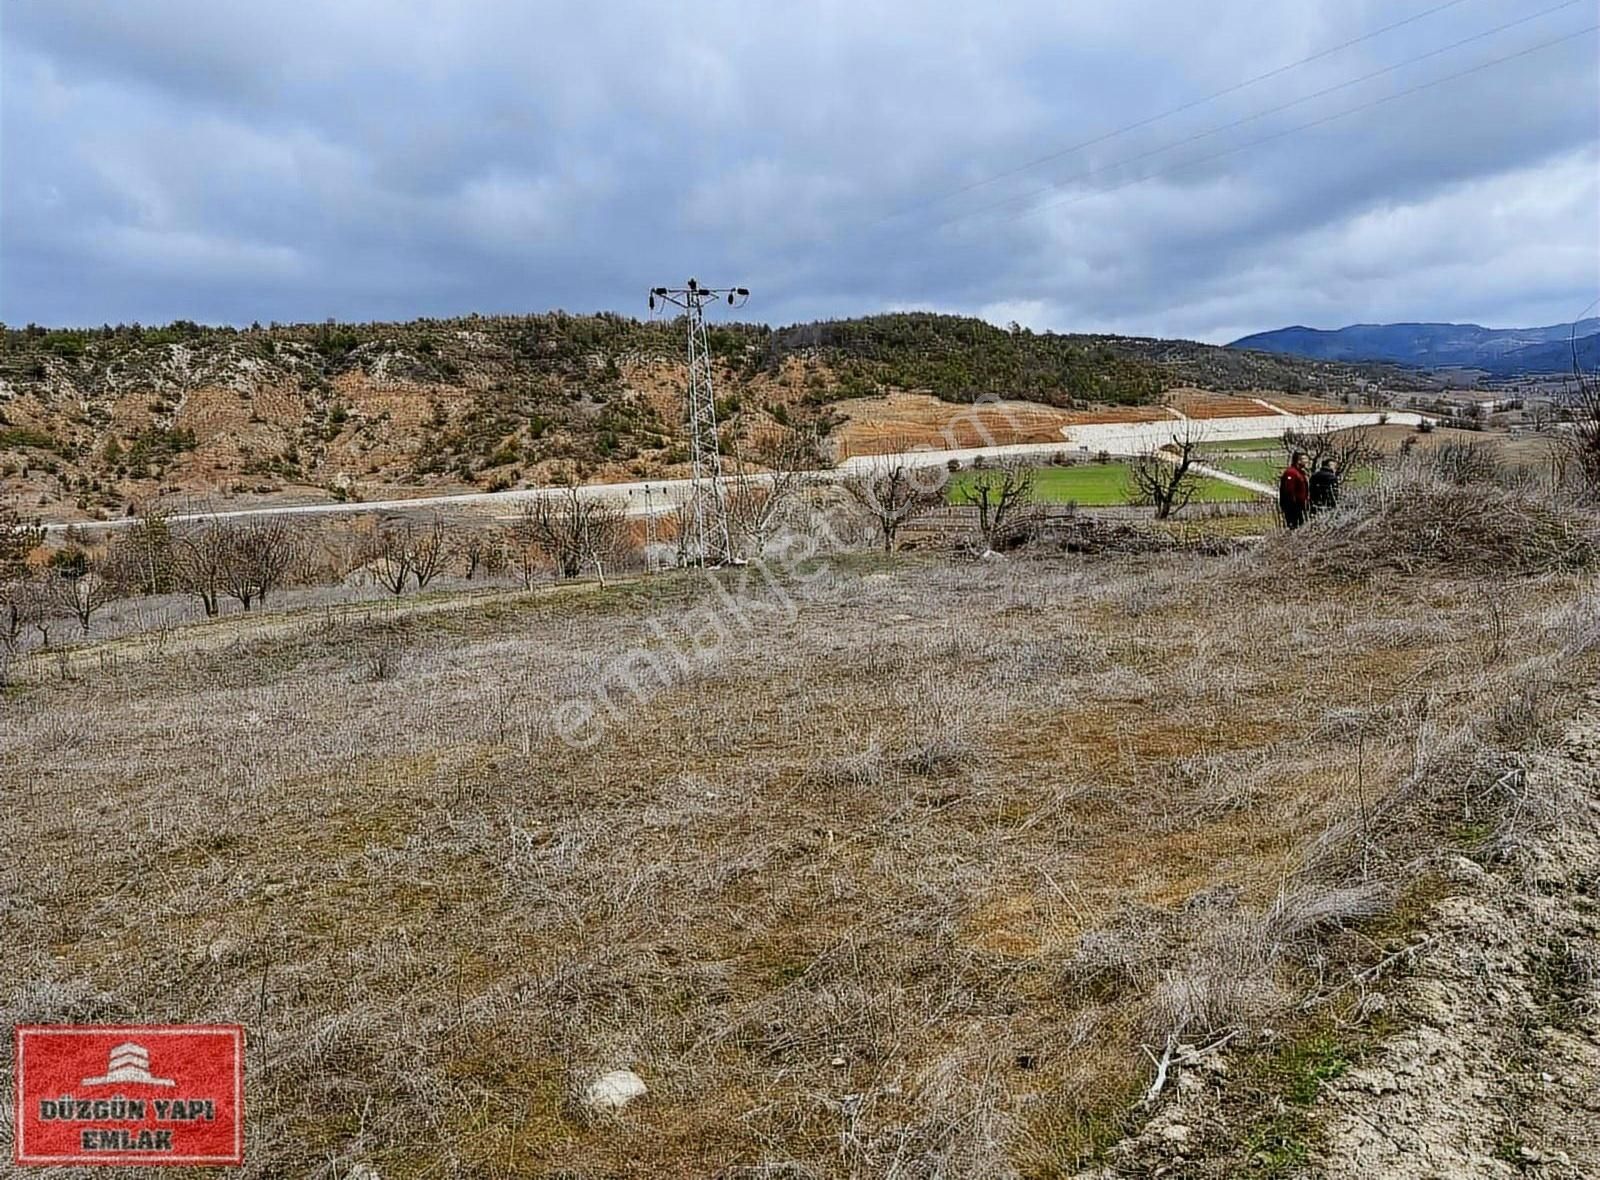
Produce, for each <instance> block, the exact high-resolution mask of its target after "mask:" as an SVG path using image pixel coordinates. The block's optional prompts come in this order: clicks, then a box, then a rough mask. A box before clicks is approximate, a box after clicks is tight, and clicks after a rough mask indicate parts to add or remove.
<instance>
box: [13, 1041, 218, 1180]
mask: <svg viewBox="0 0 1600 1180" xmlns="http://www.w3.org/2000/svg"><path fill="white" fill-rule="evenodd" d="M15 1064H16V1079H17V1093H16V1100H17V1101H16V1106H17V1150H16V1160H17V1163H19V1164H242V1163H244V1029H242V1028H240V1027H239V1026H238V1025H232V1024H224V1025H198V1024H195V1025H181V1024H180V1025H160V1024H130V1025H22V1026H19V1027H18V1029H17V1032H16V1062H15Z"/></svg>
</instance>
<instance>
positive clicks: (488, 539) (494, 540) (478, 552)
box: [456, 526, 505, 582]
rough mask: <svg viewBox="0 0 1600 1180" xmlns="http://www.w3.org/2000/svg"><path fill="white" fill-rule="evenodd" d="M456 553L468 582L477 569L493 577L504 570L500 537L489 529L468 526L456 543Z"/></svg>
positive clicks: (475, 574)
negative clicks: (459, 557) (458, 555)
mask: <svg viewBox="0 0 1600 1180" xmlns="http://www.w3.org/2000/svg"><path fill="white" fill-rule="evenodd" d="M456 552H457V553H459V554H460V555H461V560H462V562H463V563H464V564H465V566H466V569H465V571H464V572H465V573H466V577H467V581H469V582H470V581H472V579H473V578H474V577H476V576H477V573H478V570H479V569H482V570H483V571H484V573H486V574H489V575H491V576H493V575H494V574H497V573H499V572H500V571H501V570H502V569H504V568H505V548H504V546H503V545H502V543H501V539H500V537H499V536H498V535H496V534H495V533H494V532H492V531H490V530H489V529H482V528H472V527H470V526H468V527H467V528H466V529H464V531H463V532H462V534H461V537H460V539H459V540H458V541H457V542H456Z"/></svg>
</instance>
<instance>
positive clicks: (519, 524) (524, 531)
mask: <svg viewBox="0 0 1600 1180" xmlns="http://www.w3.org/2000/svg"><path fill="white" fill-rule="evenodd" d="M505 552H506V559H507V560H508V561H509V562H510V564H511V568H513V569H514V570H516V571H517V575H518V576H519V577H520V578H521V579H522V588H523V589H524V590H531V589H533V581H534V578H535V576H536V575H537V574H538V572H539V569H540V567H541V566H542V565H543V563H544V551H543V550H542V549H540V548H539V538H538V535H537V530H535V528H534V524H533V517H532V514H531V513H530V512H529V511H528V509H527V508H524V509H523V510H522V512H521V513H520V514H519V515H518V517H517V519H516V520H514V521H512V522H511V524H510V525H508V526H507V527H506V530H505Z"/></svg>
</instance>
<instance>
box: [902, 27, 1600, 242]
mask: <svg viewBox="0 0 1600 1180" xmlns="http://www.w3.org/2000/svg"><path fill="white" fill-rule="evenodd" d="M1588 2H1591V0H1562V2H1561V3H1559V4H1554V5H1551V6H1550V7H1549V8H1544V9H1541V10H1540V11H1538V12H1534V13H1530V14H1528V15H1527V16H1522V17H1518V18H1517V19H1516V20H1513V21H1507V22H1506V23H1505V24H1503V25H1496V26H1495V27H1494V28H1492V29H1486V30H1484V31H1483V32H1481V33H1474V34H1473V35H1472V36H1470V37H1463V38H1462V39H1461V40H1459V41H1454V42H1452V43H1450V44H1449V45H1444V46H1440V47H1439V48H1437V49H1430V50H1429V51H1428V52H1427V53H1422V54H1418V55H1417V56H1415V57H1408V58H1406V59H1405V60H1404V61H1399V62H1396V63H1394V64H1393V65H1389V66H1384V67H1383V68H1382V69H1379V70H1373V71H1372V72H1371V73H1368V74H1362V75H1361V76H1360V77H1358V78H1351V79H1349V80H1348V81H1345V82H1339V83H1337V84H1335V85H1333V86H1328V87H1325V88H1324V89H1322V90H1317V91H1314V92H1313V93H1311V94H1306V95H1302V96H1301V97H1299V98H1295V99H1291V100H1290V101H1288V102H1285V103H1280V104H1278V105H1277V106H1273V107H1268V108H1266V109H1265V110H1261V111H1257V112H1255V113H1254V114H1251V115H1245V116H1243V117H1241V118H1238V119H1235V120H1233V121H1232V122H1229V123H1222V124H1219V125H1218V126H1216V127H1212V128H1209V129H1208V130H1205V131H1200V132H1196V133H1195V134H1194V135H1190V136H1186V137H1185V138H1183V139H1179V140H1175V141H1173V142H1172V143H1169V144H1165V145H1163V146H1162V147H1158V148H1152V149H1150V150H1149V151H1146V152H1140V153H1139V154H1138V155H1136V156H1128V157H1126V158H1124V159H1121V160H1117V161H1115V162H1114V163H1111V164H1106V165H1102V166H1101V167H1099V168H1091V169H1089V170H1088V171H1087V172H1082V173H1080V174H1078V175H1077V176H1074V177H1072V178H1070V179H1067V180H1059V181H1055V182H1053V183H1051V184H1049V185H1047V186H1043V187H1040V188H1036V189H1032V190H1030V191H1029V192H1026V193H1021V194H1017V195H1014V196H1010V197H1006V198H1004V199H1002V200H999V201H995V202H993V203H991V204H988V205H982V206H979V207H978V208H976V209H969V210H967V211H966V212H965V213H957V214H954V215H952V216H950V217H947V218H945V219H944V220H943V221H939V222H936V223H935V224H934V225H933V226H931V227H929V228H931V229H933V230H940V229H944V228H946V227H948V226H951V225H955V224H957V223H959V222H962V221H967V220H970V219H971V218H974V217H981V216H982V215H983V214H985V213H992V212H994V211H995V210H996V209H1003V208H1005V207H1006V206H1008V205H1014V204H1017V203H1019V202H1023V201H1028V200H1032V199H1033V198H1035V197H1040V196H1045V195H1048V194H1049V193H1052V192H1054V191H1056V189H1058V188H1060V187H1061V186H1062V185H1065V184H1075V183H1077V182H1078V181H1081V180H1090V179H1093V178H1094V177H1095V176H1097V175H1099V174H1101V173H1103V172H1109V171H1112V170H1114V169H1118V168H1124V167H1127V166H1128V165H1130V164H1137V163H1139V162H1140V161H1141V160H1148V159H1149V158H1150V157H1152V156H1159V155H1162V154H1164V153H1166V152H1170V151H1172V150H1173V149H1174V148H1180V147H1186V146H1188V145H1189V144H1191V143H1198V142H1200V141H1201V140H1203V139H1209V138H1211V137H1212V136H1214V135H1220V134H1221V133H1223V132H1224V131H1232V130H1234V129H1235V128H1238V127H1243V126H1245V125H1246V124H1249V123H1254V122H1257V121H1258V120H1261V119H1264V118H1266V117H1267V116H1269V115H1276V114H1279V113H1281V112H1283V111H1286V110H1290V109H1291V108H1293V107H1297V106H1301V105H1303V104H1305V103H1308V102H1311V101H1313V100H1315V99H1318V98H1326V97H1327V96H1328V95H1330V94H1336V93H1338V92H1339V91H1341V90H1348V89H1349V88H1350V87H1352V86H1359V85H1360V84H1361V83H1363V82H1370V81H1372V80H1373V79H1374V78H1381V77H1383V76H1384V75H1386V74H1392V73H1394V72H1395V71H1397V70H1401V69H1404V68H1405V67H1407V66H1412V65H1416V64H1417V63H1418V62H1422V61H1427V60H1429V59H1430V58H1435V57H1439V56H1441V55H1442V54H1446V53H1450V52H1451V51H1453V50H1456V49H1460V48H1461V47H1462V46H1464V45H1470V44H1472V43H1473V42H1475V41H1482V40H1483V39H1484V38H1486V37H1492V36H1495V35H1496V34H1498V33H1503V32H1505V31H1506V30H1507V29H1514V28H1516V27H1517V26H1519V25H1525V24H1528V23H1529V22H1530V21H1535V20H1538V19H1539V18H1540V17H1545V16H1549V15H1550V14H1551V13H1553V12H1560V11H1561V10H1562V9H1565V8H1572V7H1574V6H1575V5H1577V4H1580V3H1588ZM907 232H911V231H907Z"/></svg>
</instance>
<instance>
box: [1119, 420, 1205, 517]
mask: <svg viewBox="0 0 1600 1180" xmlns="http://www.w3.org/2000/svg"><path fill="white" fill-rule="evenodd" d="M1199 468H1200V436H1199V434H1198V433H1196V432H1195V431H1194V430H1185V431H1184V432H1183V434H1181V435H1174V436H1173V437H1172V441H1171V442H1169V443H1167V444H1166V445H1165V446H1163V447H1158V448H1155V449H1154V450H1150V451H1146V452H1145V453H1144V454H1143V455H1140V456H1139V457H1138V458H1137V459H1135V460H1134V461H1133V463H1132V464H1131V465H1130V466H1129V467H1128V485H1129V487H1128V490H1129V499H1131V500H1132V501H1133V503H1135V504H1143V505H1146V506H1148V507H1151V508H1154V509H1155V510H1156V519H1157V520H1166V519H1167V517H1169V516H1171V515H1172V514H1173V513H1174V512H1182V511H1183V509H1184V508H1185V507H1187V506H1188V504H1189V501H1191V500H1193V499H1194V498H1195V496H1196V495H1197V494H1198V493H1199V491H1200V489H1201V488H1202V487H1204V486H1205V479H1206V477H1205V475H1203V474H1202V473H1201V471H1200V469H1199Z"/></svg>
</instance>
